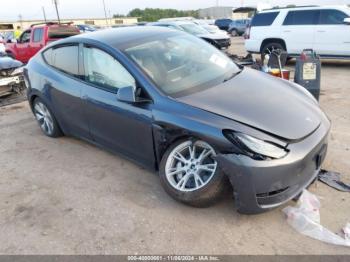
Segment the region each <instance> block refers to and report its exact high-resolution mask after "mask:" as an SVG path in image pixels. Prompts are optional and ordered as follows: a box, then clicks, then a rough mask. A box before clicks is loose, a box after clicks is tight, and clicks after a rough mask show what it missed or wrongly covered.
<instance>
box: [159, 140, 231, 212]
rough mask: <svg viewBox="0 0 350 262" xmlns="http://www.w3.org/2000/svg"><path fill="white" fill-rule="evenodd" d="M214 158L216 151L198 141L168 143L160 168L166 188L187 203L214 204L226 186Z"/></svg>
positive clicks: (199, 205)
mask: <svg viewBox="0 0 350 262" xmlns="http://www.w3.org/2000/svg"><path fill="white" fill-rule="evenodd" d="M215 157H216V152H215V150H214V149H213V148H212V147H211V146H210V145H209V144H208V143H206V142H204V141H200V140H197V141H192V140H190V139H189V140H182V141H179V142H177V143H175V144H174V145H172V146H170V148H169V149H168V150H167V151H166V152H165V154H164V156H163V158H162V160H161V163H160V170H159V174H160V181H161V183H162V186H163V187H164V189H165V191H166V192H167V193H168V194H169V195H170V196H171V197H172V198H174V199H175V200H177V201H180V202H182V203H185V204H187V205H191V206H195V207H207V206H210V205H212V204H214V203H215V202H216V201H217V200H218V199H219V198H220V197H221V196H222V194H223V192H224V190H225V187H226V185H228V183H227V181H228V180H227V179H226V177H225V175H224V174H223V172H221V171H220V170H219V168H218V164H217V161H216V160H215Z"/></svg>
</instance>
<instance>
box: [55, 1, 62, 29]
mask: <svg viewBox="0 0 350 262" xmlns="http://www.w3.org/2000/svg"><path fill="white" fill-rule="evenodd" d="M53 4H54V5H55V9H56V14H57V20H58V23H59V24H60V23H61V21H60V15H59V14H58V8H57V5H58V0H53Z"/></svg>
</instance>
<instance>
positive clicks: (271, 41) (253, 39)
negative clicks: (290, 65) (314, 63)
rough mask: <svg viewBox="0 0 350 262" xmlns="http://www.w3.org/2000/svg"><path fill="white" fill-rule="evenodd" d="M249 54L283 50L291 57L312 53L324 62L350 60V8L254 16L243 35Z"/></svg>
mask: <svg viewBox="0 0 350 262" xmlns="http://www.w3.org/2000/svg"><path fill="white" fill-rule="evenodd" d="M245 47H246V50H247V51H248V52H251V53H261V54H266V53H270V52H271V51H272V50H273V49H283V50H286V51H287V52H288V53H289V55H290V56H291V57H293V56H297V55H299V54H300V53H301V52H302V51H303V49H310V48H312V49H314V50H315V51H316V52H317V54H319V55H320V56H321V57H323V58H337V57H340V58H350V8H349V7H347V6H322V7H319V6H309V7H296V8H281V9H270V10H264V11H261V12H259V13H257V14H256V15H255V16H254V18H253V20H252V22H251V26H250V28H248V31H247V34H246V41H245Z"/></svg>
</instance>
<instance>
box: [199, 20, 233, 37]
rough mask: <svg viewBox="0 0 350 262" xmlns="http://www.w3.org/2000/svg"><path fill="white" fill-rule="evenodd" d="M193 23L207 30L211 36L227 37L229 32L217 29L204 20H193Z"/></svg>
mask: <svg viewBox="0 0 350 262" xmlns="http://www.w3.org/2000/svg"><path fill="white" fill-rule="evenodd" d="M192 22H193V23H195V24H197V25H199V26H201V27H203V28H204V29H205V30H207V31H208V32H209V33H211V34H224V35H227V32H226V31H224V30H221V29H220V28H219V27H217V26H216V25H214V24H210V22H209V21H207V20H203V19H196V20H192Z"/></svg>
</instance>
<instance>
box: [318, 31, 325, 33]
mask: <svg viewBox="0 0 350 262" xmlns="http://www.w3.org/2000/svg"><path fill="white" fill-rule="evenodd" d="M317 33H326V31H324V30H317Z"/></svg>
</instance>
